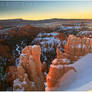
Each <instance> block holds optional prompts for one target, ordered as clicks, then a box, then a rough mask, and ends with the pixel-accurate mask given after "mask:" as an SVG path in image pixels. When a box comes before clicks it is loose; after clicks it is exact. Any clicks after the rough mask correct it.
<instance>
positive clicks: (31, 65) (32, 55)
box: [13, 45, 45, 91]
mask: <svg viewBox="0 0 92 92" xmlns="http://www.w3.org/2000/svg"><path fill="white" fill-rule="evenodd" d="M40 55H41V48H40V46H37V45H34V46H26V47H25V48H24V49H23V50H22V54H21V55H20V64H19V66H18V67H17V78H16V80H14V84H13V90H25V91H43V90H45V85H44V78H43V74H42V69H41V61H40Z"/></svg>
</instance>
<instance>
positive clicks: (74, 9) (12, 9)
mask: <svg viewBox="0 0 92 92" xmlns="http://www.w3.org/2000/svg"><path fill="white" fill-rule="evenodd" d="M3 1H4V0H3ZM10 1H14V0H10ZM16 1H23V0H16ZM29 1H31V0H29ZM34 1H35V0H34ZM36 1H38V0H36ZM36 1H35V2H0V19H15V18H22V19H28V20H39V19H50V18H65V19H92V2H91V1H87V0H86V1H85V0H81V1H78V0H76V1H75V0H72V1H69V0H60V1H59V2H58V1H52V0H51V2H49V1H48V2H46V1H44V0H42V1H44V2H42V1H40V2H36Z"/></svg>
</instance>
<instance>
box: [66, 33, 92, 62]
mask: <svg viewBox="0 0 92 92" xmlns="http://www.w3.org/2000/svg"><path fill="white" fill-rule="evenodd" d="M91 52H92V38H88V37H76V36H74V35H69V37H68V40H67V44H66V45H65V53H66V54H67V56H66V57H67V58H68V59H70V60H72V61H76V60H78V59H79V58H80V56H84V55H85V54H87V53H91Z"/></svg>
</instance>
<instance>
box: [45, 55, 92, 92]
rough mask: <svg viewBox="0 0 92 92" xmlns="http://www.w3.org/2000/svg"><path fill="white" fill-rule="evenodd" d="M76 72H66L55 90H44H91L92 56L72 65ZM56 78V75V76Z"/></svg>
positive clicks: (87, 56)
mask: <svg viewBox="0 0 92 92" xmlns="http://www.w3.org/2000/svg"><path fill="white" fill-rule="evenodd" d="M73 67H75V69H76V70H77V72H74V71H73V70H70V71H68V72H67V73H65V74H64V76H63V77H62V78H61V79H60V81H59V85H58V86H57V87H56V88H53V89H50V88H47V89H46V90H59V91H61V90H64V91H88V90H92V54H87V55H86V56H84V57H82V58H81V59H79V60H78V61H77V62H75V63H74V64H73ZM56 76H57V75H56Z"/></svg>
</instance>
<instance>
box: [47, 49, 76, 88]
mask: <svg viewBox="0 0 92 92" xmlns="http://www.w3.org/2000/svg"><path fill="white" fill-rule="evenodd" d="M69 63H70V61H69V60H68V59H65V58H64V57H63V55H62V54H61V52H60V50H59V49H58V48H57V58H56V59H54V60H53V61H52V64H51V65H50V69H49V73H48V75H47V78H46V80H47V85H48V88H47V89H49V88H55V87H57V86H58V84H59V81H60V79H61V78H62V76H63V75H64V74H65V73H66V72H68V71H69V70H74V71H75V72H76V69H75V68H74V67H73V66H72V65H69Z"/></svg>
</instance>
